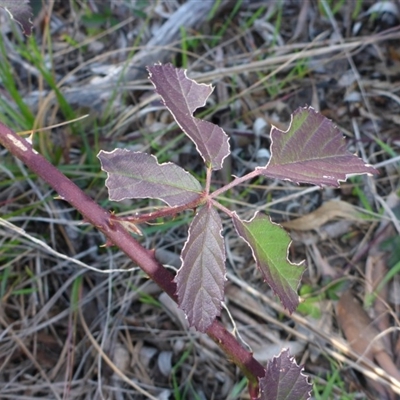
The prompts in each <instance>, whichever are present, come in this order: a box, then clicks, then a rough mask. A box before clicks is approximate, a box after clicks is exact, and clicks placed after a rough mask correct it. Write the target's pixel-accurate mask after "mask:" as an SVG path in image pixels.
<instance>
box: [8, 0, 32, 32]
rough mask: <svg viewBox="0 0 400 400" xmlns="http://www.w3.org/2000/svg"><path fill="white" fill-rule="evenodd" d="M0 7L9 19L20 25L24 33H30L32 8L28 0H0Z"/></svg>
mask: <svg viewBox="0 0 400 400" xmlns="http://www.w3.org/2000/svg"><path fill="white" fill-rule="evenodd" d="M0 7H1V8H4V9H5V10H6V11H7V12H8V14H9V15H10V17H11V19H13V20H14V21H16V22H17V23H18V24H19V25H20V26H21V28H22V30H23V32H24V33H25V35H30V34H31V33H32V27H33V24H32V21H31V18H32V9H31V6H30V5H29V0H0Z"/></svg>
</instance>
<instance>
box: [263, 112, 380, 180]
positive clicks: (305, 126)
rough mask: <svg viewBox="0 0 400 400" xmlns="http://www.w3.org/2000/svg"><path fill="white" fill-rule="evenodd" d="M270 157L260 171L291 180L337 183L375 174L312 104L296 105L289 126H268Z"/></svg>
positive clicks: (331, 123) (336, 128)
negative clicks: (308, 105) (284, 129)
mask: <svg viewBox="0 0 400 400" xmlns="http://www.w3.org/2000/svg"><path fill="white" fill-rule="evenodd" d="M271 140H272V144H271V158H270V161H269V163H268V165H267V166H266V167H262V168H260V167H259V168H257V169H262V170H263V171H262V174H263V175H266V176H269V177H272V178H279V179H287V180H290V181H292V182H296V183H300V182H304V183H311V184H315V185H319V186H322V185H329V186H339V181H345V180H346V179H347V176H349V175H360V174H366V173H368V174H376V173H377V171H376V169H375V168H373V167H372V166H370V165H367V164H364V162H363V161H362V160H361V159H360V158H358V157H357V156H355V155H354V154H351V153H350V152H348V151H347V149H346V142H345V139H344V137H343V135H342V133H341V132H340V131H339V129H338V127H337V126H336V125H334V124H333V122H332V121H330V120H329V119H327V118H325V117H324V116H323V115H322V114H320V113H318V112H317V111H315V110H314V109H313V108H312V107H308V108H298V109H297V110H296V111H295V112H294V113H293V114H292V121H291V123H290V127H289V129H288V130H287V131H286V132H283V131H281V130H279V129H277V128H276V127H273V128H272V129H271Z"/></svg>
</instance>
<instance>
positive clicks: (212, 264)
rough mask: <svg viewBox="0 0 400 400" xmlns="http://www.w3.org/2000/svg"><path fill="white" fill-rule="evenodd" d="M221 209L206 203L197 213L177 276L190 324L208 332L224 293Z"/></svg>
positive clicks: (182, 304) (180, 299) (181, 306)
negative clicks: (219, 213)
mask: <svg viewBox="0 0 400 400" xmlns="http://www.w3.org/2000/svg"><path fill="white" fill-rule="evenodd" d="M221 232H222V221H221V218H220V216H219V215H218V212H217V211H216V210H215V209H214V208H213V207H210V206H209V205H206V206H204V207H203V208H202V209H201V210H200V211H199V212H198V213H197V214H196V216H195V217H194V219H193V221H192V223H191V225H190V228H189V237H188V239H187V241H186V243H185V246H184V248H183V250H182V254H181V258H182V266H181V268H180V269H179V271H178V274H177V275H176V277H175V282H176V284H177V295H178V304H179V306H180V308H181V309H182V310H183V311H185V313H186V316H187V318H188V321H189V324H190V325H191V326H194V327H195V328H196V329H197V330H198V331H200V332H205V331H206V330H207V329H208V327H209V326H210V325H211V324H212V323H213V321H214V319H215V318H216V317H217V316H218V315H219V314H220V311H221V302H222V300H223V296H224V282H225V279H226V278H225V246H224V240H223V238H222V235H221Z"/></svg>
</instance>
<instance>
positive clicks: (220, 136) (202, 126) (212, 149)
mask: <svg viewBox="0 0 400 400" xmlns="http://www.w3.org/2000/svg"><path fill="white" fill-rule="evenodd" d="M147 69H148V71H149V74H150V76H149V79H150V81H151V82H152V83H153V85H154V87H155V88H156V92H157V93H158V94H159V95H160V96H161V97H162V99H163V102H164V104H165V106H166V107H167V108H168V110H169V111H170V112H171V114H172V115H173V117H174V119H175V121H176V123H177V124H178V125H179V126H180V127H181V128H182V130H183V131H184V132H185V134H186V135H187V136H189V138H190V139H191V140H192V141H193V142H194V144H195V145H196V148H197V151H198V152H199V153H200V155H201V156H202V157H203V160H204V161H205V163H206V164H208V165H210V166H211V168H212V169H213V170H217V169H221V168H222V164H223V161H224V159H225V158H226V157H227V156H228V155H229V153H230V150H229V138H228V136H227V135H226V133H225V132H224V131H223V129H222V128H220V127H219V126H217V125H215V124H213V123H211V122H208V121H203V120H201V119H198V118H195V117H194V116H193V113H194V111H195V110H196V109H198V108H199V107H203V106H204V105H205V104H206V101H207V98H208V97H209V96H210V94H211V92H212V91H213V88H212V86H211V85H206V84H203V83H202V84H198V83H197V82H195V81H193V80H192V79H189V78H188V77H187V76H186V70H183V69H177V68H174V67H173V66H172V65H171V64H167V65H153V66H152V67H147Z"/></svg>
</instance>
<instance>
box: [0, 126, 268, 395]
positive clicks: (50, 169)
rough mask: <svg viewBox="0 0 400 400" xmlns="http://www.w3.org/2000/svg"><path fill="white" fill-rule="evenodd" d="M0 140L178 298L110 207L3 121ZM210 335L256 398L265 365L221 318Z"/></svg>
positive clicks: (165, 276) (167, 275) (169, 278)
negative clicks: (67, 175)
mask: <svg viewBox="0 0 400 400" xmlns="http://www.w3.org/2000/svg"><path fill="white" fill-rule="evenodd" d="M0 143H1V144H2V145H3V146H4V147H5V148H6V149H7V150H8V151H10V152H11V153H12V154H13V155H14V156H15V157H17V158H18V159H20V160H21V161H22V162H23V163H24V164H26V165H27V166H28V167H29V168H30V169H31V170H32V171H33V172H34V173H35V174H36V175H38V176H40V177H41V178H42V179H43V180H44V181H46V182H47V183H48V184H49V185H50V186H51V187H52V188H53V189H54V190H55V191H56V192H57V193H58V194H59V196H60V197H61V198H62V199H63V200H65V201H67V202H68V203H69V204H71V205H72V206H73V207H74V208H75V209H76V210H78V211H79V212H80V213H81V214H82V216H83V217H84V219H85V221H86V222H89V223H91V224H92V225H93V226H95V227H96V228H97V229H99V230H100V231H101V232H103V234H104V235H105V236H106V237H107V238H108V240H109V241H111V242H112V243H114V244H115V245H116V246H118V247H119V248H120V249H121V250H122V251H123V252H124V253H125V254H126V255H127V256H128V257H129V258H130V259H131V260H132V261H133V262H134V263H135V264H137V265H139V266H140V267H141V268H142V269H143V271H144V272H146V274H147V275H148V276H149V277H150V278H151V279H152V280H153V281H154V282H156V283H157V284H158V285H159V286H160V287H161V289H163V290H164V291H165V292H166V293H167V294H168V295H169V296H170V297H171V298H172V299H174V300H175V301H176V300H177V297H176V294H175V293H176V284H175V282H174V281H173V279H174V276H173V275H172V274H171V272H170V271H168V270H167V269H166V268H164V267H163V266H162V265H161V264H160V263H159V262H158V261H157V259H156V258H155V256H154V251H153V250H147V249H145V248H144V247H142V246H141V244H140V243H139V242H137V241H136V240H135V239H134V238H133V237H132V236H131V235H130V234H129V232H128V231H126V230H125V228H124V227H123V226H122V224H115V223H112V221H111V219H110V213H109V212H108V211H107V210H104V209H103V208H101V207H100V206H99V205H98V204H97V203H95V202H94V201H93V200H92V199H91V198H90V197H89V196H87V195H86V194H85V193H84V192H82V191H81V189H79V187H78V186H76V185H75V184H74V183H73V182H72V181H71V180H69V179H68V178H67V177H66V176H65V175H63V174H62V173H61V172H60V171H59V170H58V169H57V168H55V167H54V166H53V165H52V164H51V163H49V162H48V161H47V160H46V159H45V158H44V157H43V156H41V155H40V154H39V153H38V152H37V151H36V150H34V149H33V147H32V145H31V144H30V143H29V142H28V141H27V140H25V139H23V138H21V137H19V136H18V135H16V134H15V133H14V132H13V131H12V130H11V129H9V128H8V127H7V126H5V125H3V124H2V123H1V122H0ZM243 178H244V177H243ZM243 178H238V179H243ZM234 182H235V181H234ZM207 334H208V335H209V336H210V337H211V338H212V339H213V340H214V341H215V342H216V343H217V344H218V345H219V347H220V348H221V349H222V350H223V351H224V352H225V353H226V355H227V357H228V358H229V359H230V360H231V361H232V362H234V363H235V364H236V365H237V366H238V367H239V368H240V369H241V370H242V372H243V373H244V374H245V376H246V377H247V378H248V379H249V381H250V384H249V388H250V389H251V391H252V397H254V396H255V395H254V393H256V392H257V386H258V378H260V377H263V376H264V374H265V370H264V367H263V366H262V365H261V364H260V363H259V362H258V361H256V360H255V359H254V358H253V356H252V354H251V353H249V352H248V351H247V350H245V349H244V348H243V347H242V346H241V345H240V344H239V342H238V341H237V340H236V339H235V337H234V336H233V335H232V334H231V333H229V332H228V331H227V330H226V328H225V327H224V326H223V325H222V324H221V323H219V322H218V321H214V323H213V324H212V325H211V326H210V328H209V329H208V330H207Z"/></svg>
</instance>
